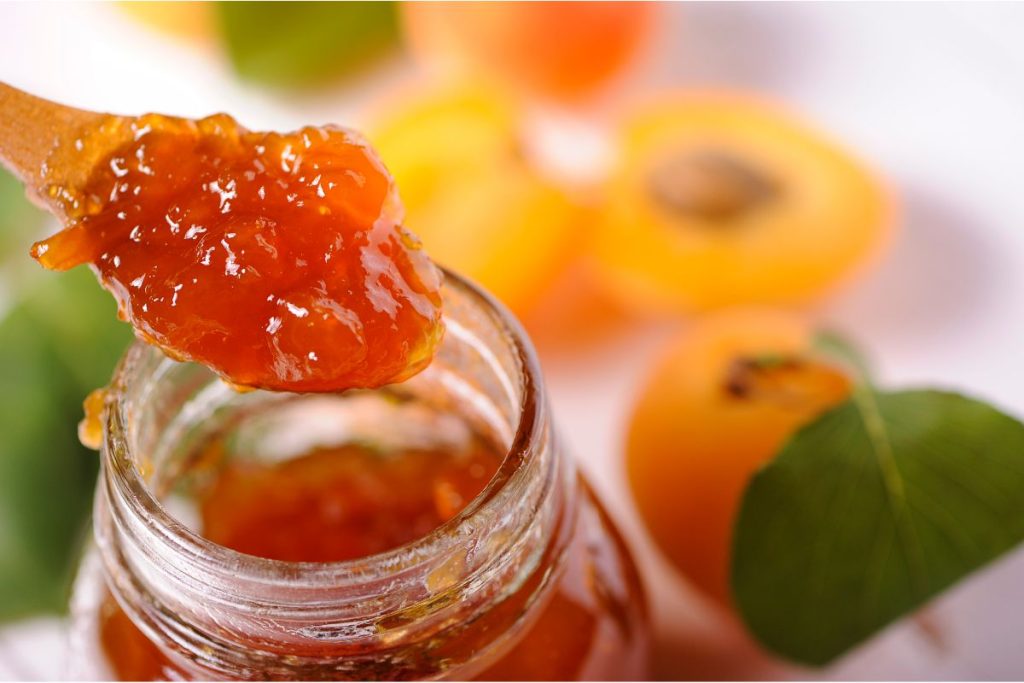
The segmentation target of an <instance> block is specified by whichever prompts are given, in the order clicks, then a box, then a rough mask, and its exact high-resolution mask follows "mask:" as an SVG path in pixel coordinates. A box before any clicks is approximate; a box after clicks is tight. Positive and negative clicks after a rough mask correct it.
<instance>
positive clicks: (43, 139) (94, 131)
mask: <svg viewBox="0 0 1024 683" xmlns="http://www.w3.org/2000/svg"><path fill="white" fill-rule="evenodd" d="M127 123H128V119H127V118H126V117H123V116H114V115H111V114H101V113H99V112H93V111H86V110H84V109H75V108H74V107H66V106H64V105H62V104H57V103H56V102H51V101H49V100H44V99H43V98H41V97H36V96H35V95H30V94H28V93H27V92H24V91H22V90H18V89H17V88H13V87H11V86H9V85H7V84H6V83H3V82H0V163H2V164H3V165H4V166H5V167H7V169H8V170H10V171H11V172H12V173H13V174H14V175H15V176H17V178H18V179H19V180H20V181H21V182H22V183H24V185H25V187H26V188H27V190H28V194H29V197H30V198H31V199H33V201H35V202H36V203H37V204H39V205H40V206H42V207H43V208H45V209H47V210H48V211H50V212H51V213H53V214H55V215H56V216H57V217H58V218H61V219H62V220H63V219H66V218H67V216H66V215H65V211H64V207H65V206H66V205H67V203H68V198H69V196H73V195H74V194H75V192H76V191H77V190H78V189H80V188H81V187H82V186H83V185H84V183H85V181H86V180H87V179H88V177H89V175H90V173H91V172H92V169H93V167H94V166H95V165H96V164H97V163H98V162H99V160H100V159H102V158H104V157H106V156H107V155H108V154H109V153H110V152H111V151H112V150H113V149H114V148H115V147H118V146H120V145H121V144H123V143H124V142H126V141H127V140H128V139H129V137H130V135H131V132H130V130H129V126H128V125H126V124H127Z"/></svg>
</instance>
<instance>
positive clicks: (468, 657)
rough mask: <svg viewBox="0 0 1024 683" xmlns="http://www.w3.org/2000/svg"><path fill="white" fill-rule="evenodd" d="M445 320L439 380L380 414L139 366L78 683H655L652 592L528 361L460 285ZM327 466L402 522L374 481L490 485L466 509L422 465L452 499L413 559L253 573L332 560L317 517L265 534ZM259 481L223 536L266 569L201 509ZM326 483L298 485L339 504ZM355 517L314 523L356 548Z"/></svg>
mask: <svg viewBox="0 0 1024 683" xmlns="http://www.w3.org/2000/svg"><path fill="white" fill-rule="evenodd" d="M445 298H446V300H445V311H446V313H445V316H446V324H447V333H446V337H445V341H444V343H443V344H442V347H441V349H440V350H439V352H438V355H437V357H436V358H435V361H434V362H433V363H432V364H431V365H430V367H429V368H428V369H427V370H425V371H424V372H423V373H421V374H420V375H417V376H416V377H414V378H412V379H410V380H408V381H406V382H403V383H401V384H398V385H393V386H389V387H385V388H383V389H380V390H375V391H353V392H346V393H344V394H338V395H283V394H273V393H267V392H261V391H252V392H246V393H238V392H235V391H234V390H232V389H230V388H229V387H227V386H225V385H224V384H223V383H222V382H221V381H220V380H219V379H217V378H216V377H215V376H213V375H212V374H211V373H210V372H209V371H207V370H206V369H205V368H202V367H200V366H196V365H193V364H182V363H177V362H174V361H171V360H169V359H167V358H165V357H164V356H163V355H162V354H160V353H159V352H158V351H156V350H154V349H152V348H150V347H147V346H144V345H141V344H139V345H136V346H133V347H132V348H131V349H130V350H129V351H128V352H127V354H126V356H125V358H124V359H123V361H122V363H121V365H120V367H119V369H118V371H117V373H116V374H115V377H114V380H113V382H112V384H111V387H110V389H109V390H108V392H107V396H106V403H105V406H106V407H105V411H104V419H103V424H104V443H103V449H102V457H103V468H102V473H101V477H100V482H99V485H98V489H97V496H96V503H95V516H94V528H95V539H96V540H95V543H94V547H93V548H92V550H91V551H90V552H89V554H88V556H87V558H86V560H85V562H84V563H83V567H82V570H81V572H80V576H79V578H78V581H77V582H76V589H75V597H74V601H73V618H74V625H73V643H72V650H73V652H72V657H71V662H70V666H71V671H70V672H69V673H70V674H71V675H72V676H75V677H78V678H92V677H95V678H109V677H113V678H119V679H154V678H157V679H159V678H204V679H207V678H229V679H232V678H237V679H254V678H255V679H266V678H275V679H285V680H288V679H291V680H301V679H361V680H365V679H418V678H453V679H468V678H482V679H527V680H530V679H547V680H551V679H556V680H557V679H569V680H572V679H615V678H632V679H636V678H642V677H644V675H645V673H646V660H647V650H648V633H647V624H646V609H645V606H644V598H643V594H642V591H641V588H640V585H639V581H638V578H637V574H636V571H635V568H634V566H633V564H632V560H631V559H630V557H629V554H628V552H627V550H626V548H625V546H624V544H623V543H622V540H621V538H620V537H619V535H618V532H617V531H616V530H615V528H614V526H613V524H612V523H611V521H610V520H609V518H608V516H607V514H606V513H605V512H604V510H603V508H602V507H601V505H600V503H599V502H598V501H597V500H596V498H595V497H594V495H593V493H592V491H591V490H590V488H589V487H588V486H587V484H586V482H585V481H583V480H582V479H581V478H580V476H579V475H578V473H577V472H576V470H575V468H574V466H573V464H572V462H571V460H570V459H569V458H567V457H566V456H565V455H563V454H562V453H561V451H560V449H559V447H558V442H557V439H556V438H555V435H554V433H553V431H552V428H551V424H550V416H549V414H548V408H547V404H546V399H545V395H544V390H543V387H542V384H541V377H540V373H539V369H538V365H537V362H536V359H535V358H534V354H533V350H532V348H531V347H530V345H529V342H528V341H527V340H526V338H525V336H524V335H523V333H522V331H521V330H520V328H519V327H518V325H517V324H516V323H515V322H514V321H513V320H512V319H511V318H510V316H509V315H508V314H507V313H506V312H504V311H503V310H502V309H501V308H500V306H498V305H496V304H495V303H494V302H493V300H491V299H490V298H489V297H488V296H486V295H485V294H483V293H481V292H480V291H479V290H477V289H476V288H474V287H473V286H471V285H469V284H467V283H466V282H464V281H462V280H461V279H459V278H458V277H457V276H453V275H450V274H449V275H448V281H447V284H446V294H445ZM310 452H315V453H316V454H317V455H316V457H317V458H319V459H321V460H322V459H323V458H324V457H326V456H324V455H323V454H324V453H328V452H329V453H331V454H338V453H342V454H343V456H337V455H331V456H330V457H332V458H342V459H341V460H339V462H342V461H343V462H344V463H345V464H344V468H346V469H344V470H343V471H344V472H345V473H346V475H345V476H346V477H347V479H346V480H345V485H346V486H350V485H351V482H352V480H353V478H354V477H355V475H358V477H362V478H361V479H358V480H359V481H360V482H363V483H365V484H366V486H370V487H372V486H378V489H379V490H380V493H381V495H384V494H387V495H390V496H391V497H392V498H394V499H395V500H398V501H399V503H396V506H399V505H400V499H401V498H403V497H409V496H406V493H405V491H406V489H402V488H400V486H401V484H400V482H401V481H404V480H400V479H395V478H393V477H392V474H391V473H390V472H388V473H386V477H387V478H385V479H381V478H380V476H384V475H380V476H378V475H377V474H374V475H373V477H376V478H372V477H370V478H368V475H367V472H372V473H378V472H379V471H380V472H384V471H385V470H387V469H388V468H402V467H405V468H406V469H407V470H408V467H409V465H408V463H409V462H412V461H411V460H408V457H407V455H408V454H409V453H418V454H422V453H427V454H432V455H431V457H434V458H436V457H439V456H438V455H437V454H450V453H463V452H472V453H474V454H476V455H475V456H474V457H478V458H480V460H479V462H477V461H473V462H472V464H471V465H469V466H467V469H465V470H464V471H465V472H470V473H472V474H474V475H475V476H482V473H484V472H486V473H487V475H488V476H489V481H488V480H485V481H486V482H487V483H486V484H485V483H484V481H481V482H480V488H482V490H481V491H480V492H479V494H476V490H475V489H467V490H472V491H473V493H474V494H476V495H475V497H472V500H468V502H467V501H462V500H461V499H460V498H459V495H460V489H459V488H458V487H459V486H460V485H461V484H460V482H462V483H465V481H464V478H463V479H451V480H449V479H445V480H444V481H443V482H442V484H441V485H438V484H437V481H439V480H438V479H437V477H433V475H432V470H434V469H437V467H440V465H438V464H437V463H439V462H440V460H437V459H435V460H427V461H426V462H427V463H428V465H427V470H426V471H422V470H420V469H417V470H415V472H414V474H411V475H409V476H410V477H412V478H413V479H414V480H415V481H414V482H413V483H414V484H417V483H418V482H419V480H420V479H422V480H423V487H428V486H433V489H432V495H433V499H432V500H433V501H434V503H435V505H434V506H433V507H431V509H432V510H433V509H435V508H436V509H437V510H440V511H441V512H442V514H441V516H440V517H439V518H438V519H439V520H440V521H439V522H438V523H439V526H437V527H436V528H432V530H431V529H424V530H422V533H417V534H416V535H415V536H414V537H411V538H408V539H405V538H402V537H401V536H396V537H395V539H396V540H395V543H399V541H400V544H398V545H397V547H387V546H386V545H385V546H382V548H385V549H383V550H381V551H380V552H376V551H374V552H373V554H369V555H365V556H354V557H351V558H348V557H346V559H344V560H341V561H328V562H311V561H285V560H282V559H267V557H266V556H264V557H258V556H256V555H257V554H260V553H256V554H246V553H245V552H239V550H237V549H234V548H238V547H244V548H250V547H264V546H261V545H259V544H268V543H269V544H271V545H269V546H266V547H273V548H278V547H286V550H284V551H282V552H281V553H278V555H279V556H280V557H291V554H290V553H291V551H293V550H294V551H295V552H297V553H299V554H297V555H295V557H300V558H306V557H312V556H313V555H308V554H303V553H304V552H305V551H306V550H309V548H305V547H301V546H303V545H307V546H308V545H309V544H317V545H318V547H319V545H320V544H323V543H328V542H329V541H330V538H329V534H326V533H320V532H319V529H320V528H319V527H317V528H315V529H305V530H304V527H303V525H305V524H307V523H308V522H309V519H310V517H309V514H308V513H303V516H298V517H295V521H294V523H293V525H292V526H286V527H282V528H278V529H275V528H272V527H271V526H270V524H271V523H270V522H269V521H268V520H272V519H274V520H277V519H279V517H273V516H272V514H273V510H272V509H273V508H274V507H275V506H278V505H280V504H282V503H281V500H282V495H283V494H281V489H282V485H281V481H284V480H277V479H274V478H273V477H278V476H284V475H282V474H281V473H283V472H290V473H292V474H289V475H287V476H294V472H295V470H296V469H297V468H304V467H306V464H303V463H308V454H309V453H310ZM367 453H369V454H372V456H371V457H370V459H369V460H368V461H367V460H366V454H367ZM396 454H397V455H396ZM487 454H491V455H493V456H494V460H493V467H492V468H491V469H487V463H488V462H489V461H487V459H486V458H487V457H488V456H487ZM459 457H460V458H461V457H462V456H459ZM353 458H355V460H354V459H353ZM421 459H422V458H421ZM353 462H356V463H361V464H358V468H359V469H353V467H355V465H353V464H352V463H353ZM367 462H369V463H370V465H372V468H373V469H372V470H367V469H366V467H365V465H367ZM380 462H383V463H384V465H379V463H380ZM417 462H419V461H417ZM453 462H457V463H459V462H468V461H464V460H457V461H453ZM381 468H383V469H381ZM253 471H257V472H259V473H260V474H259V477H262V478H263V479H260V480H259V481H263V480H264V479H266V476H270V477H271V478H270V479H269V480H267V481H269V485H268V486H267V487H265V488H263V489H259V488H257V489H254V490H255V491H256V493H255V494H252V495H250V496H249V498H248V499H231V501H232V502H231V503H230V504H222V505H221V507H222V508H226V509H227V512H225V511H224V510H222V511H221V512H220V513H218V514H220V515H222V517H221V518H219V519H221V520H223V519H224V517H223V515H226V514H229V515H230V519H232V520H234V519H236V518H239V517H244V518H245V521H246V524H248V526H246V527H245V528H246V530H247V535H246V536H245V538H251V539H253V540H254V542H255V543H257V545H256V546H238V545H237V544H234V545H232V544H229V545H232V547H228V546H227V545H221V544H218V543H216V542H214V541H213V540H210V538H208V537H214V534H213V529H212V527H211V526H210V517H209V514H210V510H211V507H210V500H211V498H209V497H207V498H205V499H204V498H203V493H202V492H204V491H210V490H213V491H215V492H217V493H216V495H215V496H214V498H215V499H216V500H218V501H220V502H221V503H223V502H224V500H225V497H224V496H223V495H222V494H221V493H220V492H222V491H223V488H218V486H220V484H219V483H218V482H222V481H223V480H224V478H225V476H227V475H226V474H225V472H231V473H233V474H232V476H234V473H236V472H247V473H251V472H253ZM324 471H325V470H319V469H318V470H315V472H314V474H313V475H311V477H312V479H314V481H313V483H312V484H310V483H309V482H306V483H305V484H303V485H304V486H307V488H308V486H310V485H312V486H321V487H323V486H325V484H324V481H325V478H324V477H325V476H326V477H329V476H330V475H324V474H323V472H324ZM409 471H412V470H409ZM459 471H460V472H462V471H463V470H459ZM267 472H269V473H270V475H266V473H267ZM492 472H493V476H490V475H491V473H492ZM353 473H354V474H353ZM246 476H249V475H246ZM303 476H304V477H306V479H309V478H310V477H309V476H306V475H303ZM460 476H461V475H460ZM245 481H247V482H249V481H251V480H249V479H247V480H245ZM287 481H289V482H290V481H292V480H291V479H289V480H287ZM304 481H305V479H304ZM211 482H213V483H211ZM381 482H386V484H387V489H386V490H385V489H381V488H380V485H381ZM395 482H399V483H395ZM431 482H433V484H431ZM451 482H455V483H451ZM289 485H290V484H289ZM467 485H469V484H467ZM246 486H248V487H249V488H248V489H246V490H249V492H250V493H252V490H253V489H252V487H251V486H250V485H249V484H248V483H247V484H246ZM211 487H212V489H211ZM423 487H419V486H418V485H417V487H416V488H415V489H413V488H409V489H408V491H409V492H413V491H417V492H418V491H419V490H420V489H421V488H423ZM302 490H306V489H302ZM352 490H354V489H352ZM410 495H412V493H410ZM254 496H255V498H254ZM396 496H397V498H396ZM371 497H372V496H371ZM239 500H241V501H243V502H238V501H239ZM302 500H303V501H305V499H302ZM353 500H354V497H353V496H341V497H340V498H336V499H331V502H330V503H329V504H325V505H321V508H320V509H319V511H318V513H317V514H321V513H323V514H325V515H327V517H329V518H330V519H332V520H335V521H336V522H337V520H347V521H346V522H345V523H346V524H348V523H349V522H351V520H352V519H355V518H354V517H353V514H354V513H352V506H353ZM244 501H248V502H244ZM428 507H430V506H428ZM449 507H450V510H448V508H449ZM249 508H252V509H253V512H254V514H255V516H253V515H249V513H248V512H246V510H248V509H249ZM325 510H326V512H324V511H325ZM446 510H447V512H446ZM257 513H258V514H257ZM389 514H390V511H389ZM268 515H271V516H268ZM314 517H315V515H314ZM363 517H366V518H367V519H365V520H363V521H361V522H360V524H364V522H365V524H364V526H361V527H359V528H360V529H364V530H365V529H370V531H367V532H366V533H364V534H363V537H362V538H363V540H369V541H375V540H380V539H379V538H376V537H375V536H373V534H377V535H378V536H379V535H380V534H381V533H383V532H381V531H380V526H379V525H378V526H372V524H374V523H376V522H375V521H374V519H371V518H372V517H373V515H369V516H367V515H363ZM359 519H361V520H362V518H359ZM402 519H405V518H402ZM416 519H419V518H418V517H417V518H416ZM253 520H255V523H256V525H255V526H253V524H252V521H253ZM376 521H377V522H379V520H376ZM425 523H426V522H425ZM261 524H262V525H263V526H260V525H261ZM275 524H276V522H275ZM366 524H369V525H370V526H365V525H366ZM222 526H223V525H222ZM325 528H326V527H325ZM331 528H334V527H331ZM352 528H353V527H351V526H346V527H345V529H346V530H348V531H349V532H350V531H351V529H352ZM398 531H399V532H402V533H405V532H408V528H406V527H404V526H403V527H402V528H400V529H399V530H398ZM282 544H284V545H283V546H282ZM296 544H298V546H297V547H293V546H296ZM325 547H326V546H325ZM366 547H368V548H373V547H374V546H373V545H372V544H371V545H368V546H366ZM273 552H275V553H276V550H275V551H273ZM325 557H326V555H325ZM329 557H335V556H334V555H329Z"/></svg>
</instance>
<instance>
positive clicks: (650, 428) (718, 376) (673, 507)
mask: <svg viewBox="0 0 1024 683" xmlns="http://www.w3.org/2000/svg"><path fill="white" fill-rule="evenodd" d="M813 340H814V331H813V329H812V327H811V326H810V325H808V324H807V323H806V322H805V321H803V320H802V319H801V318H798V317H794V316H793V315H791V314H788V313H783V312H779V311H772V310H759V309H735V310H732V311H728V312H720V313H716V314H711V315H710V316H709V317H706V318H705V319H702V320H699V321H698V322H696V323H695V324H694V325H693V326H692V327H691V328H690V329H689V330H688V331H686V332H685V334H683V336H682V337H681V338H679V339H677V340H675V341H674V342H673V343H671V344H670V346H669V348H668V349H667V352H666V353H665V355H664V356H663V357H662V358H661V359H660V360H659V361H658V362H657V363H656V365H655V366H654V368H653V371H652V372H651V375H650V378H649V379H648V380H647V383H646V386H644V388H643V390H642V392H641V395H640V399H639V401H638V402H637V404H636V406H635V408H634V411H633V415H632V418H631V422H630V425H629V430H628V436H627V445H626V467H627V472H628V477H629V483H630V487H631V489H632V492H633V497H634V499H635V501H636V505H637V507H638V509H639V511H640V514H641V517H642V518H643V520H644V522H645V523H646V525H647V528H648V530H649V531H650V533H651V536H652V537H653V539H654V541H655V542H656V543H657V545H658V546H659V547H660V549H661V550H662V551H663V553H664V554H665V556H666V557H667V558H668V559H669V560H670V561H671V562H672V563H673V564H674V565H675V566H676V567H677V568H678V569H679V570H680V571H681V572H682V573H683V575H684V576H685V577H686V578H687V579H689V581H690V582H691V583H692V584H693V585H694V586H696V587H697V588H699V589H700V590H701V591H703V592H704V593H705V594H707V595H708V596H710V597H711V598H713V599H714V600H715V601H717V602H718V603H719V604H723V605H728V604H730V600H731V598H730V592H729V584H728V573H729V562H730V548H731V543H732V530H733V524H734V521H735V518H736V514H737V512H738V506H739V501H740V498H741V496H742V493H743V490H744V488H745V487H746V484H747V482H748V480H749V479H750V477H751V475H752V474H753V473H754V471H755V470H756V469H757V468H758V467H760V466H761V465H763V464H764V463H765V462H767V461H768V460H769V459H770V458H771V457H772V456H773V455H774V454H775V453H776V452H778V450H779V449H780V447H781V446H782V445H783V443H784V442H785V441H786V440H787V439H788V438H789V437H790V436H791V435H792V434H793V433H794V431H795V430H796V429H797V428H798V427H799V426H801V425H802V424H804V423H806V422H808V421H809V420H811V419H812V418H814V417H815V416H816V415H818V414H819V413H822V412H824V411H825V410H826V409H828V408H830V407H832V406H834V405H836V404H838V403H840V402H842V401H843V400H845V399H846V398H847V397H848V395H849V394H850V392H851V390H852V385H853V383H852V380H851V375H850V372H849V371H848V370H847V369H846V368H844V367H841V366H839V365H837V364H835V363H834V362H832V361H829V360H826V359H825V358H823V357H822V356H821V355H820V354H817V353H816V352H815V351H814V350H813Z"/></svg>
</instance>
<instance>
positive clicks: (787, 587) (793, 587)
mask: <svg viewBox="0 0 1024 683" xmlns="http://www.w3.org/2000/svg"><path fill="white" fill-rule="evenodd" d="M1021 540H1024V425H1022V424H1021V423H1020V422H1018V421H1017V420H1015V419H1013V418H1011V417H1009V416H1007V415H1005V414H1003V413H1001V412H999V411H998V410H996V409H994V408H992V407H990V406H988V405H986V404H984V403H982V402H980V401H976V400H972V399H970V398H966V397H964V396H960V395H957V394H953V393H945V392H940V391H925V390H922V391H904V392H898V393H874V392H872V391H871V390H870V389H867V388H861V389H860V390H858V392H857V394H856V398H854V399H852V400H850V401H848V402H847V403H844V404H843V405H841V406H839V407H838V408H836V409H834V410H831V411H829V412H828V413H826V414H824V415H823V416H821V417H820V418H819V419H817V420H816V421H814V422H813V423H811V424H810V425H808V426H806V427H805V428H803V429H802V430H801V431H800V432H798V433H797V434H796V435H795V436H794V437H793V439H792V440H791V441H790V442H789V443H788V444H787V445H786V446H785V447H784V448H783V450H782V451H781V452H780V453H779V455H778V456H777V457H776V458H775V459H774V460H773V461H772V462H771V463H770V464H769V465H767V466H766V467H764V468H763V469H762V470H761V471H760V472H758V473H757V475H756V476H755V477H754V478H753V480H752V481H751V483H750V485H749V486H748V488H747V491H746V493H745V495H744V498H743V502H742V506H741V510H740V515H739V520H738V523H737V527H736V532H735V536H734V546H733V565H732V582H733V592H734V597H735V600H736V603H737V606H738V608H739V611H740V613H741V615H742V617H743V619H744V620H745V622H746V623H747V625H748V627H749V628H750V630H751V631H752V632H753V634H754V635H755V636H756V637H757V638H758V639H759V640H760V641H761V642H762V643H764V644H765V645H766V646H768V647H769V648H771V649H772V650H775V651H776V652H778V653H780V654H782V655H784V656H786V657H789V658H791V659H793V660H797V661H800V662H805V663H809V664H825V663H827V662H829V661H831V660H832V659H834V658H835V657H837V656H839V655H841V654H843V653H844V652H846V651H847V650H849V649H850V648H851V647H853V646H854V645H857V644H858V643H860V642H862V641H864V640H865V639H867V638H868V637H870V636H871V635H873V634H875V633H876V632H878V631H879V630H880V629H882V628H883V627H884V626H886V625H887V624H889V623H891V622H892V621H894V620H896V619H898V618H899V617H901V616H903V615H905V614H907V613H909V612H911V611H912V610H914V609H915V608H916V607H918V606H920V605H922V604H923V603H924V602H925V601H927V600H928V599H929V598H931V597H933V596H935V595H936V594H938V593H939V592H941V591H942V590H944V589H946V588H948V587H949V586H951V585H953V584H954V583H956V582H957V581H959V580H960V579H962V578H964V577H965V576H967V575H968V574H970V573H971V572H973V571H975V570H976V569H978V568H980V567H982V566H983V565H985V564H986V563H988V562H990V561H992V560H993V559H995V558H997V557H999V556H1000V555H1001V554H1003V553H1005V552H1006V551H1007V550H1009V549H1011V548H1013V547H1014V546H1016V545H1017V544H1018V543H1020V541H1021Z"/></svg>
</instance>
